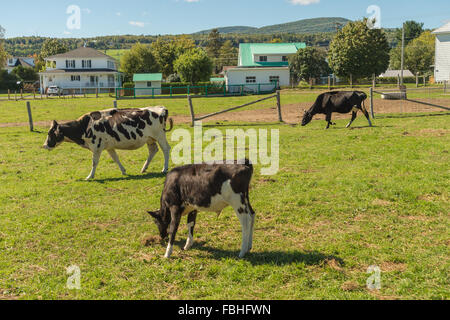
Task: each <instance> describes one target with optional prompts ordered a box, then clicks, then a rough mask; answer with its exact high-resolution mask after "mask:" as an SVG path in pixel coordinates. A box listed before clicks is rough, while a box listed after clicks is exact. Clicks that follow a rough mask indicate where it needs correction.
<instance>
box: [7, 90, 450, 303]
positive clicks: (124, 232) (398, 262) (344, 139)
mask: <svg viewBox="0 0 450 320" xmlns="http://www.w3.org/2000/svg"><path fill="white" fill-rule="evenodd" d="M296 98H298V97H294V96H292V97H289V96H288V97H286V98H284V99H285V100H289V99H296ZM233 99H235V100H236V101H232V100H231V99H230V100H223V99H218V100H216V99H201V100H195V103H196V105H197V106H198V107H199V108H201V110H202V111H212V110H215V109H216V108H217V107H218V106H221V105H222V104H223V103H224V102H227V104H230V105H234V104H237V103H239V101H240V100H239V99H243V98H233ZM303 99H305V100H307V99H312V98H311V97H309V96H307V95H305V96H304V98H303ZM145 102H148V101H145ZM156 102H161V104H165V105H166V106H168V107H169V109H170V110H171V113H172V114H187V107H186V106H185V105H184V103H185V101H184V100H182V101H181V100H167V101H159V100H156ZM47 103H48V104H47ZM32 105H33V108H34V109H33V112H34V115H35V119H36V120H51V119H53V118H54V119H72V118H76V117H78V116H79V115H80V114H82V113H84V112H88V111H92V110H98V109H101V107H104V106H105V107H106V106H108V107H109V106H111V105H112V100H111V99H107V98H102V99H98V100H97V99H75V100H71V99H67V100H62V101H61V102H60V104H59V103H58V105H56V106H55V105H52V104H51V103H50V102H48V101H45V100H44V101H40V102H36V103H33V104H32ZM119 105H120V106H121V107H123V106H125V105H127V106H131V105H142V100H136V101H135V100H125V101H120V102H119ZM1 108H2V111H3V109H4V108H5V109H8V110H10V111H11V112H2V116H1V117H2V118H1V119H0V122H2V123H5V122H24V121H26V109H24V108H23V102H20V103H19V102H6V103H3V102H2V103H1ZM336 122H337V124H338V126H337V127H335V128H333V129H331V130H328V131H325V130H323V123H322V122H321V121H313V123H312V124H311V125H310V126H308V127H304V128H303V127H292V126H287V125H278V124H267V123H263V124H259V125H258V124H253V125H250V126H248V127H247V126H246V127H245V128H255V129H258V128H263V129H271V128H276V129H279V130H280V148H281V150H280V171H279V172H278V174H277V175H275V176H270V177H266V176H261V175H260V168H261V167H260V166H256V170H255V176H254V178H253V181H252V186H251V188H252V189H251V192H250V198H251V202H252V205H253V207H254V209H255V211H256V212H257V221H256V226H255V236H254V250H253V252H252V253H251V254H249V255H248V256H247V257H246V258H245V259H242V260H240V259H238V258H237V256H238V253H239V250H240V241H241V240H240V239H241V234H240V227H239V222H238V220H237V218H236V217H235V215H234V213H233V211H232V210H231V209H230V208H228V209H226V210H225V211H224V212H223V214H222V215H221V216H220V217H217V216H216V215H215V214H210V213H201V214H200V215H199V218H198V227H197V229H196V237H195V245H194V247H193V249H192V250H191V251H188V252H183V251H181V249H180V247H182V246H183V245H184V241H185V239H186V236H187V234H186V233H187V230H186V228H185V227H184V226H183V227H182V228H180V231H179V233H178V240H179V241H178V242H177V246H176V247H175V250H174V254H173V258H172V259H170V260H165V259H163V258H162V256H163V254H164V251H165V247H164V246H161V245H151V246H145V244H144V242H145V241H144V240H145V239H146V238H147V237H149V236H152V235H157V230H156V227H155V226H154V224H153V222H152V221H151V219H150V217H149V216H148V215H147V214H146V210H147V209H156V208H158V205H159V197H160V194H161V191H162V184H163V182H164V177H163V176H162V175H161V174H159V173H158V172H160V170H161V168H162V165H163V157H162V155H161V153H159V154H158V155H157V156H156V158H155V160H154V162H153V163H152V165H151V167H150V169H149V172H152V173H149V174H147V175H140V174H139V173H138V172H139V170H140V168H141V166H142V165H143V162H144V160H145V158H146V156H147V155H146V150H144V149H142V150H139V151H134V152H119V155H120V157H121V160H122V162H123V164H124V166H125V167H126V168H127V169H128V173H129V174H130V175H129V176H127V177H122V176H121V174H120V171H119V170H118V169H117V168H116V165H115V164H114V163H113V162H112V160H110V159H109V158H108V157H107V155H106V154H105V155H103V156H102V159H101V163H100V166H99V169H98V171H97V180H95V181H91V182H86V181H84V180H83V178H84V177H86V176H87V174H88V173H89V171H90V165H91V160H90V153H89V152H88V151H85V150H83V149H81V148H79V147H77V146H75V145H70V144H64V145H62V146H61V147H59V148H58V149H56V150H55V151H53V152H52V153H49V152H47V151H45V150H43V149H42V148H41V146H42V144H43V143H44V140H45V138H46V131H47V128H44V127H38V128H37V130H38V132H34V133H29V132H28V130H27V128H26V127H16V128H0V148H1V152H0V171H1V172H0V174H1V175H0V226H1V227H0V248H1V250H0V298H7V299H11V298H20V299H413V298H419V299H448V298H450V292H449V284H450V283H449V277H448V271H449V267H450V264H449V254H448V253H449V244H450V243H449V235H450V232H449V231H450V230H449V226H450V225H449V212H450V204H449V190H450V184H449V181H450V165H449V163H450V161H449V160H450V157H449V151H450V150H449V146H450V136H449V132H450V131H449V130H450V126H449V115H448V114H440V115H436V116H427V117H421V116H420V115H411V116H410V117H404V118H401V119H399V118H383V119H378V120H375V125H376V126H375V127H374V128H367V127H365V125H366V124H367V122H366V121H365V120H364V119H362V118H358V119H357V120H356V121H355V129H353V130H346V129H343V127H344V126H345V124H346V122H347V121H346V120H338V121H336ZM228 125H229V127H230V128H236V126H235V125H238V126H241V125H245V124H233V123H230V124H228ZM185 128H186V129H189V130H191V129H190V128H188V127H185ZM226 128H228V127H220V129H221V130H225V129H226ZM169 140H170V134H169ZM71 265H77V266H79V267H80V269H81V290H69V289H67V288H66V281H67V278H68V275H67V274H66V268H67V267H69V266H71ZM371 265H377V266H379V267H380V269H381V285H382V288H381V290H379V291H369V290H368V289H367V288H366V280H367V278H368V277H369V275H368V274H367V273H366V271H367V268H368V267H369V266H371Z"/></svg>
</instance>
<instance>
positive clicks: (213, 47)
mask: <svg viewBox="0 0 450 320" xmlns="http://www.w3.org/2000/svg"><path fill="white" fill-rule="evenodd" d="M221 47H222V36H221V35H220V32H219V30H218V29H213V30H212V31H211V32H210V33H209V36H208V43H207V45H206V52H208V55H209V56H210V57H211V58H219V55H220V48H221Z"/></svg>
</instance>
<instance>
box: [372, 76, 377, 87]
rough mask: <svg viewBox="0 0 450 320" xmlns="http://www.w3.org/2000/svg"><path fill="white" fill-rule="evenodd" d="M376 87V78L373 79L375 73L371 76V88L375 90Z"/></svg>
mask: <svg viewBox="0 0 450 320" xmlns="http://www.w3.org/2000/svg"><path fill="white" fill-rule="evenodd" d="M375 87H376V77H375V73H374V74H373V75H372V88H373V89H375Z"/></svg>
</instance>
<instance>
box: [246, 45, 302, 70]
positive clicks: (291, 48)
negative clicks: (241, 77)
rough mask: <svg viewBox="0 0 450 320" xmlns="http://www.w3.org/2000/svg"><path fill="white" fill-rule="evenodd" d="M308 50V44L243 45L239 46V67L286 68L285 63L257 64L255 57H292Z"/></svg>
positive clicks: (286, 64) (286, 63)
mask: <svg viewBox="0 0 450 320" xmlns="http://www.w3.org/2000/svg"><path fill="white" fill-rule="evenodd" d="M303 48H306V43H303V42H293V43H241V44H240V45H239V66H240V67H286V66H288V65H289V63H288V62H287V61H285V62H259V61H258V62H255V61H254V58H253V56H254V55H255V54H258V55H265V54H267V55H273V54H279V55H290V54H295V53H296V52H297V51H298V50H299V49H303Z"/></svg>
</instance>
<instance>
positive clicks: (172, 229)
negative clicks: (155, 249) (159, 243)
mask: <svg viewBox="0 0 450 320" xmlns="http://www.w3.org/2000/svg"><path fill="white" fill-rule="evenodd" d="M182 213H183V210H182V209H181V208H180V207H177V206H174V207H172V208H170V214H171V218H172V220H171V222H170V225H169V244H168V245H167V250H166V254H165V255H164V258H166V259H168V258H170V256H171V255H172V252H173V244H174V243H175V237H176V235H177V231H178V227H179V226H180V220H181V215H182Z"/></svg>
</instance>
